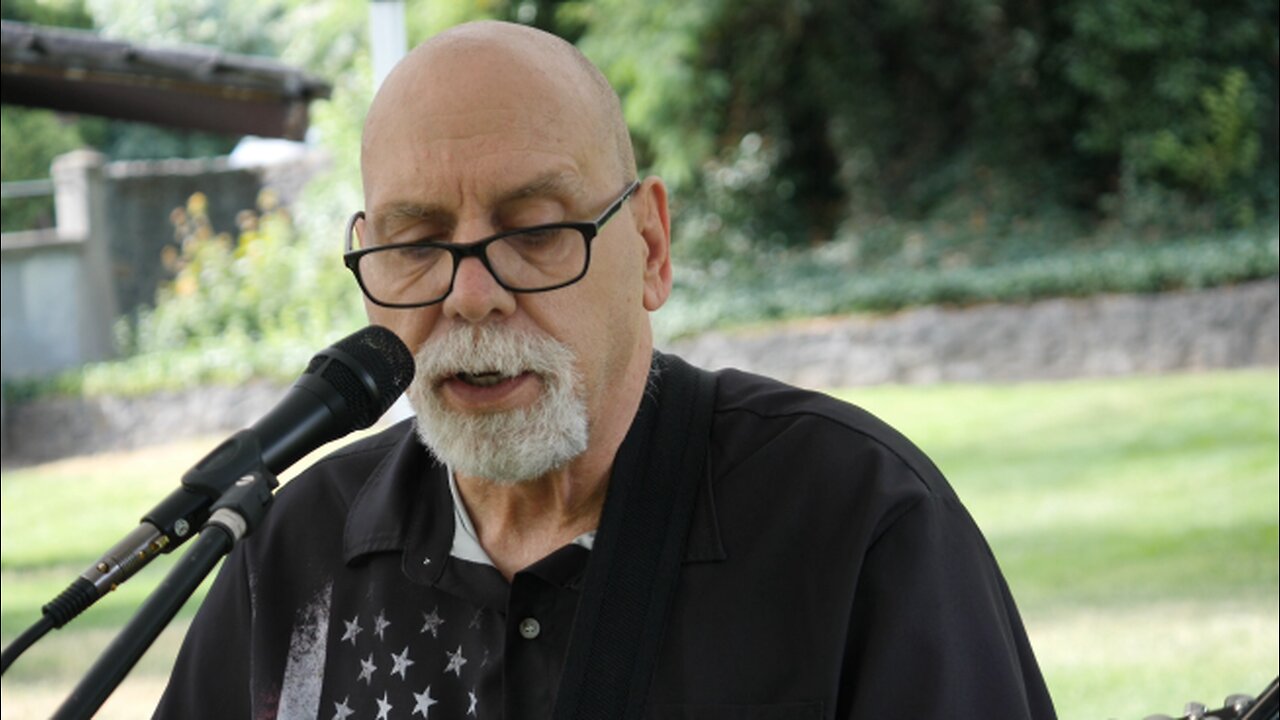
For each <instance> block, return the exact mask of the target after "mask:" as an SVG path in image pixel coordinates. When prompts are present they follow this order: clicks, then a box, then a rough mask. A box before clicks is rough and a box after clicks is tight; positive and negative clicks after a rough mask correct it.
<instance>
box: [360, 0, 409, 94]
mask: <svg viewBox="0 0 1280 720" xmlns="http://www.w3.org/2000/svg"><path fill="white" fill-rule="evenodd" d="M369 40H370V46H371V47H372V48H373V89H374V90H375V91H376V90H377V89H378V88H379V87H381V86H382V81H383V80H385V79H386V77H387V73H389V72H391V68H393V67H395V64H396V63H397V62H400V58H402V57H404V54H405V42H406V41H405V31H404V2H403V0H373V2H372V3H370V5H369Z"/></svg>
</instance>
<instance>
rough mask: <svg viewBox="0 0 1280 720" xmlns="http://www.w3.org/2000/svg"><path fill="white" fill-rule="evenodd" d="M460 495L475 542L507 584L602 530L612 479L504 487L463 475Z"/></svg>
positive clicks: (557, 478)
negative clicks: (587, 534) (477, 542)
mask: <svg viewBox="0 0 1280 720" xmlns="http://www.w3.org/2000/svg"><path fill="white" fill-rule="evenodd" d="M457 480H458V493H459V495H460V496H461V499H462V501H463V505H464V506H465V508H466V510H467V513H468V515H469V516H470V517H471V522H472V525H473V526H474V528H475V532H476V537H477V539H478V540H479V542H480V545H481V547H483V548H484V550H485V552H486V553H487V554H488V555H489V558H490V559H491V560H492V561H493V564H494V566H495V567H496V568H497V569H498V570H499V571H500V572H501V573H502V574H503V576H504V577H506V578H507V580H511V579H512V578H513V577H514V576H515V574H516V572H518V571H520V570H522V569H524V568H526V567H528V566H529V565H532V564H533V563H535V562H537V561H538V560H541V559H542V558H544V557H546V556H547V555H549V554H551V553H552V552H554V551H556V550H557V549H559V548H561V547H563V546H565V545H567V544H569V543H571V542H573V540H574V539H575V538H577V537H578V536H579V535H582V534H583V533H585V532H589V531H591V530H594V529H595V528H596V526H597V525H599V524H600V512H601V510H602V509H603V507H604V497H605V493H606V491H607V490H608V473H607V472H606V473H604V474H602V475H599V476H598V477H595V478H587V477H583V476H580V475H575V474H573V473H572V472H570V471H569V470H568V469H565V470H561V471H558V472H555V473H552V474H550V475H548V476H544V477H541V478H538V479H537V480H531V481H529V482H524V483H520V484H519V485H514V486H503V485H497V484H495V483H492V482H489V481H488V480H484V479H480V478H469V477H466V476H464V475H458V476H457Z"/></svg>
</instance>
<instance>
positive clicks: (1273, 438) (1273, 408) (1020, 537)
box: [0, 370, 1280, 720]
mask: <svg viewBox="0 0 1280 720" xmlns="http://www.w3.org/2000/svg"><path fill="white" fill-rule="evenodd" d="M1278 392H1280V382H1278V375H1277V373H1276V371H1274V370H1266V371H1247V372H1231V373H1212V374H1196V375H1181V376H1173V377H1161V378H1133V379H1122V380H1098V381H1074V382H1062V383H1037V384H1020V385H1009V386H986V385H965V386H928V387H880V388H859V389H853V390H847V391H840V392H838V393H837V394H839V395H840V396H841V397H845V398H848V399H850V400H852V401H854V402H856V403H858V404H860V405H863V406H864V407H866V408H868V409H870V410H872V411H873V412H875V413H877V414H879V415H880V416H882V417H884V418H885V419H886V420H888V421H889V422H891V423H892V424H894V425H896V426H897V427H899V428H900V429H901V430H903V431H904V432H905V433H906V434H907V435H908V436H909V437H911V438H913V439H914V440H915V441H916V442H917V443H918V444H920V445H921V446H922V447H923V448H924V449H925V450H926V451H927V452H928V453H929V454H930V455H931V456H932V457H933V458H934V459H935V460H936V462H937V463H938V465H939V466H940V467H941V468H942V469H943V471H944V472H946V474H947V475H948V476H949V477H950V478H951V481H952V483H953V484H954V485H955V486H956V488H957V490H958V491H959V493H960V495H961V497H962V498H963V499H964V500H965V502H966V503H967V505H968V506H969V508H970V510H971V511H972V512H973V514H974V516H975V517H976V518H977V520H978V522H979V524H980V525H981V526H982V527H983V528H984V529H985V531H986V533H987V537H988V539H989V540H990V541H991V544H992V546H993V548H994V550H995V553H996V556H997V557H998V558H999V560H1000V563H1001V565H1002V567H1003V568H1004V570H1005V574H1006V575H1007V577H1008V579H1009V583H1010V585H1011V586H1012V588H1013V591H1014V594H1015V596H1016V597H1017V598H1018V601H1019V604H1020V606H1021V608H1022V611H1023V616H1024V619H1025V621H1026V624H1027V628H1028V632H1029V633H1030V635H1031V639H1032V642H1033V644H1034V645H1035V647H1036V651H1037V654H1038V656H1039V658H1040V662H1041V665H1042V667H1043V669H1044V672H1045V675H1046V677H1047V679H1048V682H1049V686H1050V689H1051V690H1052V692H1053V694H1054V698H1055V700H1056V702H1057V704H1058V708H1059V714H1060V716H1061V717H1063V718H1065V719H1068V720H1076V719H1080V720H1094V719H1097V720H1105V719H1106V718H1117V719H1118V720H1119V719H1127V718H1133V719H1134V720H1137V719H1138V718H1142V717H1144V716H1146V715H1148V714H1151V713H1155V712H1164V713H1169V714H1175V713H1178V712H1180V711H1181V708H1182V705H1183V703H1184V702H1185V701H1187V700H1192V699H1199V700H1202V701H1204V702H1206V703H1210V704H1213V703H1218V702H1220V701H1221V699H1222V698H1223V696H1225V695H1227V694H1229V693H1232V692H1238V691H1247V692H1256V691H1258V690H1260V689H1261V688H1262V687H1263V686H1264V685H1265V684H1266V683H1267V682H1269V681H1270V680H1271V679H1272V678H1273V677H1274V676H1275V675H1276V674H1277V672H1280V650H1277V647H1278V645H1280V605H1278V603H1280V569H1278V568H1280V551H1278V544H1280V540H1278V530H1277V529H1278V527H1280V510H1278V509H1277V506H1278V503H1280V493H1278V492H1277V472H1278V469H1280V460H1278V455H1280V452H1278V448H1280V404H1278V402H1277V393H1278ZM213 440H214V439H213V438H209V439H205V440H200V441H191V442H183V443H180V444H175V445H170V446H165V447H162V448H153V449H149V450H145V451H138V452H130V453H119V454H113V455H107V456H98V457H94V458H83V459H75V460H67V461H62V462H57V463H49V464H46V465H42V466H37V467H32V468H25V469H21V470H15V471H12V472H10V471H6V472H4V474H3V478H2V483H3V484H2V486H0V495H2V496H3V503H2V504H0V508H2V515H0V582H2V584H3V587H2V591H0V636H2V639H3V642H4V643H5V644H8V643H9V642H10V641H11V640H12V639H13V637H14V636H15V635H17V633H19V632H21V631H22V629H24V628H25V627H26V626H27V625H28V624H30V623H31V622H32V621H33V620H34V619H35V618H36V617H37V616H38V613H39V607H40V605H42V604H43V603H44V602H47V601H48V600H49V599H50V598H51V597H52V596H53V595H55V594H57V593H58V592H59V591H60V590H61V589H62V588H63V587H65V585H66V584H67V583H68V582H70V581H71V580H72V579H73V578H75V577H76V576H77V575H78V574H79V573H80V571H81V570H83V568H84V566H85V565H87V564H88V563H89V562H90V561H91V560H92V559H93V558H94V557H96V555H97V554H98V553H99V552H101V551H102V550H104V549H105V548H106V547H107V546H109V545H110V544H111V543H113V542H115V541H116V540H117V539H118V537H119V536H120V535H122V534H123V533H124V532H126V531H128V530H129V529H130V528H131V527H132V525H133V523H134V519H135V518H137V517H138V516H139V515H141V514H142V513H143V512H145V511H146V510H148V509H149V508H150V507H151V506H152V505H153V504H154V503H155V502H156V501H158V500H159V499H160V498H161V497H162V496H163V495H164V494H166V493H167V492H168V491H169V490H170V489H172V487H173V486H174V484H175V483H176V482H177V478H178V476H179V475H180V474H181V472H182V471H183V470H184V469H185V468H186V467H188V466H190V465H191V464H192V463H194V462H195V461H196V460H197V459H198V458H199V457H200V456H201V455H202V454H203V453H204V452H205V451H206V450H207V449H208V448H209V447H211V446H212V444H213ZM166 560H168V558H166ZM166 564H167V563H166ZM160 565H161V563H159V562H157V563H155V564H153V565H152V566H151V567H149V568H147V569H146V570H144V571H143V572H142V573H141V574H139V575H138V577H136V578H135V579H134V580H133V581H131V582H130V583H128V584H126V585H125V586H124V587H123V588H122V589H121V590H120V591H118V592H116V593H113V594H112V595H111V596H109V597H108V598H107V599H105V600H103V601H102V602H101V603H99V604H98V605H97V606H95V607H94V608H93V609H91V610H90V611H89V612H87V613H86V614H85V615H84V616H83V617H81V618H79V619H78V620H76V621H75V622H74V623H72V624H71V625H69V626H68V627H67V628H64V629H63V630H60V631H55V632H54V633H51V634H50V635H49V636H48V637H46V639H45V640H44V641H42V642H41V643H40V644H39V645H37V646H36V647H35V648H33V649H32V650H31V651H29V652H28V653H27V654H26V655H25V656H23V658H21V659H20V660H19V661H18V662H17V663H16V664H15V665H14V667H13V668H12V669H11V670H10V672H9V673H8V674H7V675H6V676H5V677H4V680H3V683H2V685H0V687H2V689H3V702H2V704H0V708H2V710H0V713H2V714H3V717H4V718H15V719H16V718H28V717H29V718H36V717H46V716H48V715H49V713H50V712H52V710H53V709H54V708H56V707H57V706H58V705H59V704H60V703H61V701H62V699H63V698H64V697H65V695H66V693H67V692H68V691H69V690H70V688H71V687H72V686H73V685H74V684H75V682H76V681H77V680H78V678H79V677H80V676H81V674H82V673H83V672H84V671H85V670H87V669H88V667H89V666H90V665H91V664H92V661H93V658H94V657H95V656H96V654H97V653H98V652H99V651H100V649H101V648H102V647H104V646H105V645H106V643H107V642H109V641H110V639H111V637H112V636H113V635H114V630H115V628H117V627H119V626H120V625H121V624H122V623H123V622H125V621H126V620H127V619H128V618H129V617H130V616H131V614H132V610H133V608H135V607H136V606H137V604H138V603H139V602H140V601H141V599H142V598H143V597H144V596H145V594H146V592H147V591H148V590H149V588H150V587H151V586H153V585H154V584H155V583H157V582H158V581H159V580H160V578H162V577H163V574H164V568H163V567H158V566H160ZM198 597H199V596H198ZM194 604H195V603H194V601H193V602H191V603H188V606H187V608H186V609H185V610H184V611H183V613H182V614H181V615H180V616H179V620H178V622H177V623H176V624H175V626H174V627H173V628H171V629H170V630H169V631H167V632H166V634H165V635H164V636H163V637H162V639H161V640H160V642H159V643H158V644H157V646H156V647H154V648H153V649H152V651H151V652H150V653H148V655H147V657H146V658H144V659H143V662H142V663H141V664H140V665H139V667H138V668H137V669H136V670H135V671H134V673H133V674H131V675H130V677H129V679H128V680H127V681H126V683H125V686H123V687H122V688H121V690H120V691H119V692H118V693H117V695H116V696H114V697H113V698H112V699H111V701H109V703H108V705H107V706H106V707H105V708H104V711H103V713H102V714H101V715H100V717H120V718H134V717H144V716H146V715H148V714H149V712H150V709H151V707H152V705H153V704H154V702H155V699H156V697H157V695H158V693H159V692H160V689H161V688H162V687H163V682H164V675H165V672H166V669H167V667H168V665H169V663H170V662H172V657H173V654H174V653H175V652H176V650H177V644H178V642H179V639H180V634H181V631H182V628H183V627H184V626H185V623H186V622H187V621H188V620H189V618H190V613H191V612H192V611H193V608H194ZM993 713H994V714H993V715H992V717H999V712H998V709H994V708H993Z"/></svg>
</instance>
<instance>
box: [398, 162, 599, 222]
mask: <svg viewBox="0 0 1280 720" xmlns="http://www.w3.org/2000/svg"><path fill="white" fill-rule="evenodd" d="M540 197H551V198H564V199H566V200H568V201H569V202H570V204H579V203H580V202H581V201H582V200H583V199H585V197H586V186H585V184H584V183H583V180H582V177H581V176H580V175H578V174H577V173H572V172H568V171H565V170H549V171H547V172H544V173H542V174H540V175H538V176H536V177H534V178H533V179H532V180H530V181H529V182H526V183H524V184H522V185H518V186H516V187H514V188H512V189H510V190H506V191H503V192H501V193H499V194H498V195H497V197H496V198H495V200H494V203H493V204H494V207H501V206H503V205H507V204H510V203H513V202H517V201H519V200H525V199H528V198H540ZM454 217H455V214H454V213H453V212H452V211H450V210H448V209H446V208H445V207H444V206H443V205H438V204H426V205H424V204H421V203H413V202H403V203H393V204H391V205H390V206H388V207H387V209H386V210H384V211H383V212H382V213H380V214H379V216H378V217H377V218H376V219H375V220H374V223H375V227H376V228H377V231H378V232H379V234H383V233H385V232H386V229H387V225H389V224H390V223H392V222H394V221H396V220H403V219H413V220H429V221H436V222H441V223H447V222H450V221H452V220H453V218H454Z"/></svg>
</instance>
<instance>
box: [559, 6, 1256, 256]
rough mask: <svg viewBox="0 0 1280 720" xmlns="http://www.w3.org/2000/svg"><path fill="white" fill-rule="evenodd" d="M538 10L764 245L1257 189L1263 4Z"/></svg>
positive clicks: (650, 138) (661, 152)
mask: <svg viewBox="0 0 1280 720" xmlns="http://www.w3.org/2000/svg"><path fill="white" fill-rule="evenodd" d="M557 17H560V18H564V17H570V18H572V19H573V20H574V21H575V22H579V23H582V24H584V25H585V26H586V28H587V30H586V32H585V34H584V35H583V37H582V41H581V45H582V47H583V48H584V50H585V51H586V52H587V53H588V54H589V55H591V56H592V57H593V58H594V59H595V60H597V61H598V62H599V63H600V64H601V65H602V66H603V67H604V68H605V70H606V73H607V74H609V75H610V77H611V78H612V79H613V80H614V81H615V83H616V84H617V85H618V87H619V89H620V91H621V92H622V93H623V94H624V95H625V96H626V98H627V107H628V120H629V122H631V123H632V125H633V127H634V130H635V132H636V134H637V136H638V140H639V143H640V146H641V150H642V158H643V159H645V160H646V161H647V162H648V163H649V164H650V165H651V167H652V168H654V169H655V170H657V171H658V172H660V173H662V174H664V175H666V176H667V177H669V178H671V179H672V180H673V181H675V183H676V184H677V185H678V186H681V189H683V190H687V191H692V194H691V195H687V196H689V197H692V198H693V204H694V205H697V206H700V207H702V208H704V209H709V210H710V211H711V212H713V214H716V215H717V216H720V219H721V220H722V221H725V222H727V223H729V224H740V223H741V222H744V221H745V222H747V223H748V224H752V225H755V226H756V227H755V229H754V230H753V231H752V234H753V235H754V236H755V237H756V238H758V239H763V240H764V241H766V242H771V241H772V240H773V239H775V238H781V239H783V241H784V242H790V243H805V242H812V241H816V240H822V239H824V238H830V237H832V236H833V235H835V234H836V233H838V232H839V231H840V229H841V228H842V227H846V226H849V225H857V224H866V223H867V222H876V221H877V219H878V218H883V217H893V218H898V219H906V220H912V219H924V218H930V219H947V218H952V219H954V220H957V221H959V220H963V219H969V220H972V221H973V222H977V223H979V224H984V225H989V224H990V223H991V222H993V221H1004V222H1009V221H1012V220H1016V219H1017V218H1019V217H1022V216H1027V215H1036V214H1046V213H1056V212H1059V211H1062V210H1065V211H1072V212H1079V211H1084V212H1086V213H1089V214H1095V213H1110V214H1111V215H1113V216H1120V215H1124V213H1125V212H1126V209H1125V205H1126V203H1130V202H1131V201H1134V202H1140V201H1143V200H1145V199H1149V198H1148V196H1147V195H1143V193H1148V195H1149V192H1148V191H1152V190H1155V191H1159V192H1162V193H1165V194H1164V195H1161V196H1160V198H1161V204H1164V205H1166V207H1165V208H1164V213H1163V216H1164V217H1165V218H1168V217H1169V216H1170V215H1173V216H1175V217H1176V216H1177V215H1178V213H1177V212H1176V208H1175V207H1172V204H1173V203H1174V202H1177V201H1180V202H1184V203H1187V204H1188V205H1189V207H1191V208H1193V209H1194V208H1198V207H1209V208H1211V211H1212V212H1213V213H1217V214H1216V215H1215V217H1218V218H1219V221H1220V222H1222V223H1224V224H1232V223H1233V222H1235V221H1238V220H1239V219H1242V218H1245V217H1246V216H1247V213H1245V214H1242V213H1239V212H1236V210H1237V209H1238V208H1240V207H1241V206H1242V205H1246V206H1255V205H1260V204H1267V203H1271V204H1274V197H1275V191H1274V187H1275V185H1276V181H1275V176H1276V157H1275V142H1274V138H1272V139H1271V140H1270V141H1269V142H1265V143H1264V142H1263V140H1264V139H1265V138H1267V137H1268V132H1269V134H1270V135H1274V134H1275V127H1276V120H1275V114H1276V65H1277V62H1276V48H1277V40H1276V37H1277V31H1276V7H1275V3H1274V2H1268V1H1267V0H1236V1H1235V2H1230V3H1219V4H1215V5H1212V6H1207V5H1205V4H1204V3H1197V2H1194V0H1172V1H1170V2H1165V0H1072V1H1071V2H1069V3H1066V4H1062V5H1057V6H1051V5H1049V4H1045V3H1040V2H1034V1H1029V0H1019V1H1016V2H1015V1H1014V0H957V1H956V2H952V3H945V4H944V3H939V2H929V1H927V0H909V1H906V2H895V3H874V2H869V1H868V0H855V1H854V2H847V1H844V0H785V1H783V2H777V1H775V0H737V1H735V2H728V1H727V0H699V1H696V2H694V1H687V0H686V1H681V0H651V1H650V2H646V3H642V4H637V3H629V2H626V1H625V0H595V1H594V2H578V3H561V4H560V8H559V13H558V15H557ZM744 140H745V141H746V143H745V144H744ZM1263 145H1265V147H1267V148H1270V151H1269V152H1259V151H1258V149H1257V148H1259V147H1261V146H1263ZM744 148H749V149H750V148H755V150H754V155H753V156H752V157H750V158H744V156H743V150H744ZM744 162H747V165H748V166H751V164H752V163H755V164H758V163H760V162H765V163H766V164H768V166H769V167H768V168H767V172H766V173H765V175H764V177H767V178H768V179H767V181H764V182H746V181H745V180H744V179H747V178H758V177H760V175H759V174H758V173H755V174H753V173H751V172H742V170H743V168H742V167H740V166H741V165H742V163H744ZM1126 173H1127V174H1128V178H1129V182H1128V184H1126V183H1125V181H1124V180H1125V176H1126ZM1126 192H1128V193H1130V194H1134V193H1135V192H1136V196H1135V197H1129V196H1127V195H1126ZM1224 209H1226V210H1230V212H1227V213H1226V214H1223V213H1221V212H1219V211H1221V210H1224ZM1188 215H1189V216H1190V215H1194V213H1190V212H1189V213H1188Z"/></svg>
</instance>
